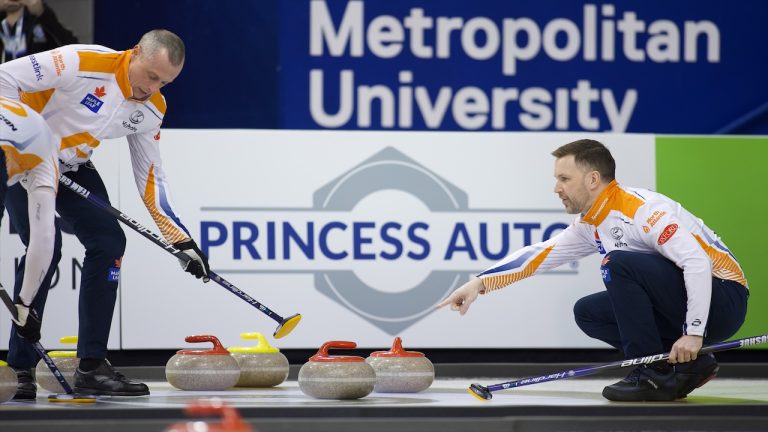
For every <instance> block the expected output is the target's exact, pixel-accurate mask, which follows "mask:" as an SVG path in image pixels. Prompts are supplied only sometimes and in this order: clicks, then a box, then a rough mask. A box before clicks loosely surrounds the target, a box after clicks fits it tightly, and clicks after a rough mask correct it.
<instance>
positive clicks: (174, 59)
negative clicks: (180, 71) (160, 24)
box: [139, 29, 184, 66]
mask: <svg viewBox="0 0 768 432" xmlns="http://www.w3.org/2000/svg"><path fill="white" fill-rule="evenodd" d="M139 46H140V47H141V50H142V54H144V55H146V56H147V57H152V56H153V55H155V54H156V53H157V52H158V51H160V50H161V49H162V48H165V50H166V51H167V52H168V61H169V62H170V63H171V64H172V65H174V66H178V65H180V64H182V63H183V62H184V42H183V41H182V40H181V38H180V37H178V36H176V35H175V34H174V33H172V32H170V31H168V30H164V29H156V30H151V31H149V32H147V33H145V34H144V36H142V37H141V40H139Z"/></svg>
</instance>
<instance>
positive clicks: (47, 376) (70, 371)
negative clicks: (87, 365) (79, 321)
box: [35, 336, 80, 393]
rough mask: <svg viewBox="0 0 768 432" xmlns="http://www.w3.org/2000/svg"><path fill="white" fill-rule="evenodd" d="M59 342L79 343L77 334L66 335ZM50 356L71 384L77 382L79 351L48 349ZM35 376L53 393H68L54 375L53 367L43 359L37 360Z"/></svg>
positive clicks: (66, 343)
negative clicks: (76, 372)
mask: <svg viewBox="0 0 768 432" xmlns="http://www.w3.org/2000/svg"><path fill="white" fill-rule="evenodd" d="M59 342H61V343H62V344H65V345H77V336H64V337H63V338H61V339H59ZM48 356H49V357H50V358H51V360H53V364H55V365H56V367H57V368H59V371H60V372H61V375H63V376H64V378H65V379H66V380H67V383H69V384H70V385H72V384H74V382H75V369H77V367H78V366H79V365H80V359H78V358H77V351H73V350H67V351H48ZM35 378H36V379H37V383H38V384H40V387H42V388H44V389H46V390H48V391H49V392H51V393H66V391H65V390H64V388H63V387H61V383H59V380H58V379H56V377H55V376H53V373H52V372H51V369H49V368H48V365H47V364H45V361H44V360H43V359H40V361H39V362H37V366H36V367H35Z"/></svg>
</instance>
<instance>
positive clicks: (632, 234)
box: [478, 180, 747, 336]
mask: <svg viewBox="0 0 768 432" xmlns="http://www.w3.org/2000/svg"><path fill="white" fill-rule="evenodd" d="M613 250H624V251H630V252H640V253H658V254H661V255H662V256H664V257H665V258H667V259H669V260H670V261H672V262H674V263H675V264H676V265H677V266H678V267H679V268H681V269H682V271H683V277H684V280H685V288H686V291H687V293H688V309H687V312H686V323H685V332H686V334H689V335H699V336H701V335H703V334H704V329H705V328H706V325H707V318H708V316H709V304H710V300H711V293H712V279H711V278H712V277H716V278H720V279H727V280H733V281H736V282H738V283H740V284H742V285H744V286H745V287H747V280H746V278H745V277H744V272H743V271H742V269H741V266H740V265H739V263H738V261H736V258H735V257H734V256H733V254H731V252H730V251H729V250H728V248H727V247H726V246H725V245H724V244H723V243H722V242H721V241H720V238H719V237H718V236H717V235H716V234H715V233H714V232H713V231H712V230H711V229H709V228H708V227H707V226H706V225H705V224H704V222H703V221H702V220H701V219H698V218H696V217H695V216H694V215H692V214H691V213H690V212H688V211H687V210H686V209H684V208H683V207H682V206H681V205H680V203H678V202H675V201H673V200H672V199H670V198H668V197H666V196H664V195H662V194H660V193H657V192H653V191H649V190H646V189H637V188H629V187H623V186H620V185H619V184H618V183H617V182H616V181H615V180H614V181H612V182H611V183H610V184H609V185H608V187H607V188H606V189H605V190H604V191H603V192H601V193H600V195H599V196H598V197H597V199H596V200H595V203H594V204H593V205H592V207H591V208H590V209H589V211H587V213H586V214H584V215H583V216H579V217H577V218H576V220H575V221H574V222H573V223H572V224H571V225H570V226H568V227H567V228H566V229H564V230H563V231H561V232H560V233H559V234H558V235H556V236H554V237H552V238H550V239H549V240H546V241H543V242H541V243H536V244H532V245H530V246H526V247H524V248H522V249H519V250H517V251H516V252H514V253H513V254H511V255H509V256H507V257H506V258H504V259H502V260H501V261H499V262H498V263H496V264H495V265H494V266H492V267H491V268H489V269H488V270H486V271H484V272H482V273H481V274H480V275H478V277H480V278H481V279H482V281H483V284H484V285H485V292H489V291H493V290H496V289H499V288H503V287H505V286H507V285H510V284H512V283H514V282H517V281H519V280H520V279H523V278H526V277H529V276H533V275H534V274H536V273H539V272H542V271H545V270H548V269H551V268H554V267H557V266H559V265H561V264H564V263H567V262H571V261H574V260H575V259H578V258H582V257H584V256H587V255H590V254H593V253H595V252H598V253H600V254H602V255H605V254H607V253H608V252H611V251H613ZM607 259H609V258H605V259H604V261H605V260H607Z"/></svg>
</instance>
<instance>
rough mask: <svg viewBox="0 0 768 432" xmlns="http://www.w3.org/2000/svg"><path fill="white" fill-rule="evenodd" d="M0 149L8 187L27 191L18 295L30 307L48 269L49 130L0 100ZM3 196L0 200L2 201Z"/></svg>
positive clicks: (51, 236)
mask: <svg viewBox="0 0 768 432" xmlns="http://www.w3.org/2000/svg"><path fill="white" fill-rule="evenodd" d="M0 149H2V151H3V154H4V156H5V169H6V171H7V173H8V185H13V184H16V183H20V184H21V186H22V187H24V188H25V189H26V190H27V196H28V207H29V209H30V211H32V210H31V209H34V217H31V216H30V217H29V225H30V235H29V243H28V248H27V258H26V264H25V266H26V271H25V272H24V279H23V281H22V285H21V291H20V292H19V298H20V299H21V300H22V301H23V302H24V304H31V303H32V299H34V297H35V294H37V292H38V291H39V290H40V288H41V285H42V281H43V278H42V277H41V275H45V273H46V272H47V271H48V268H49V267H50V266H51V259H52V258H53V245H54V241H55V238H56V231H55V228H54V219H55V207H56V190H57V188H58V185H59V161H58V159H57V156H56V154H57V152H56V146H55V145H54V137H53V134H51V130H50V129H49V128H48V126H47V125H46V124H45V120H43V118H42V117H41V116H40V114H38V113H36V112H35V111H34V110H32V109H31V108H30V107H28V106H26V105H24V104H22V103H20V102H18V101H14V100H10V99H5V98H2V97H0ZM4 198H5V197H4V196H3V197H0V199H4Z"/></svg>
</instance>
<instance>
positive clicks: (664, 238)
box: [656, 223, 677, 246]
mask: <svg viewBox="0 0 768 432" xmlns="http://www.w3.org/2000/svg"><path fill="white" fill-rule="evenodd" d="M676 232H677V224H674V223H673V224H669V225H667V226H665V227H664V231H662V232H661V234H659V239H658V240H657V241H656V243H658V244H659V246H661V245H663V244H664V243H666V242H668V241H669V239H671V238H672V236H673V235H675V233H676Z"/></svg>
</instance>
